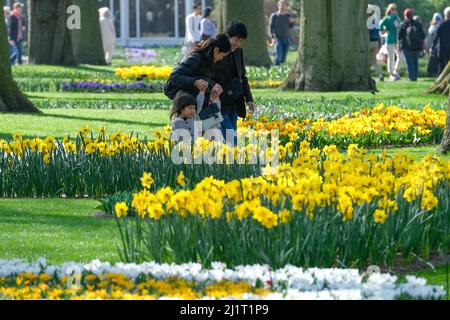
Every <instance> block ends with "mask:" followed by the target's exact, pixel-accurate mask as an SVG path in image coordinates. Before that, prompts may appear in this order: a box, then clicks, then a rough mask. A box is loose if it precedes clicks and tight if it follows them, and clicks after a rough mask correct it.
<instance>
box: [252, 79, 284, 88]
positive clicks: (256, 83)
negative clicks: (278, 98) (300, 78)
mask: <svg viewBox="0 0 450 320" xmlns="http://www.w3.org/2000/svg"><path fill="white" fill-rule="evenodd" d="M248 83H249V85H250V87H253V88H278V87H279V86H281V85H282V84H283V81H281V80H251V81H249V82H248Z"/></svg>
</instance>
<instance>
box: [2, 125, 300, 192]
mask: <svg viewBox="0 0 450 320" xmlns="http://www.w3.org/2000/svg"><path fill="white" fill-rule="evenodd" d="M155 135H156V136H157V137H158V138H157V139H156V140H154V141H148V140H147V139H139V138H138V137H133V135H132V134H126V133H123V132H116V133H112V134H110V135H107V134H106V131H105V128H100V130H99V132H98V133H97V134H96V136H94V133H93V132H91V130H90V129H89V128H88V127H86V126H85V127H83V128H81V129H80V130H79V132H78V134H77V136H76V140H75V141H73V140H72V139H71V137H70V136H67V137H65V138H64V139H63V141H57V140H56V139H55V138H54V137H52V136H49V137H47V138H45V139H40V138H35V139H24V138H23V137H22V136H21V135H20V133H15V134H14V135H13V141H12V142H7V141H4V140H0V172H1V173H2V174H1V175H0V196H4V197H25V196H31V197H33V196H37V197H42V196H51V197H55V196H61V195H64V196H66V197H85V196H89V197H103V196H105V195H108V194H109V195H111V194H114V193H117V192H124V191H134V190H138V188H139V184H138V183H137V181H138V179H139V177H141V176H142V174H143V173H144V172H145V171H149V170H152V171H154V172H155V175H154V177H155V180H156V184H155V186H154V187H155V188H159V187H163V186H171V187H175V186H177V183H176V178H177V177H178V174H179V172H180V171H181V170H183V171H184V172H185V173H186V177H187V180H188V183H189V185H193V184H195V183H196V182H199V181H201V180H202V179H203V178H204V177H207V176H210V175H213V176H215V177H218V178H227V179H233V178H240V177H248V176H252V175H259V174H260V170H261V169H260V166H259V165H258V164H253V163H251V162H250V161H248V159H250V156H251V154H253V153H256V154H260V153H269V152H270V150H271V149H270V148H269V149H264V150H263V149H262V148H260V147H258V146H256V145H251V146H250V145H249V146H247V147H245V148H241V149H239V150H238V149H237V148H231V147H228V146H226V145H220V148H219V149H220V150H219V152H220V154H221V155H222V157H225V155H226V154H227V153H229V152H231V153H233V154H235V155H237V154H241V155H243V156H244V162H243V163H242V164H236V163H233V164H230V165H210V164H207V163H202V164H196V163H190V164H180V165H179V164H176V163H174V162H173V161H172V158H171V152H172V148H173V144H172V143H170V141H169V135H170V128H169V127H166V128H164V129H163V130H157V131H156V132H155ZM216 146H217V144H213V143H211V142H209V141H207V140H205V139H198V140H197V141H196V143H195V144H194V145H193V146H192V148H191V152H192V155H193V156H194V155H197V157H199V158H202V157H203V155H204V154H205V152H207V151H208V152H209V150H212V149H213V148H215V147H216ZM289 150H291V151H292V148H290V149H289ZM280 152H281V151H280ZM283 156H284V157H287V154H286V152H283ZM272 157H273V155H272Z"/></svg>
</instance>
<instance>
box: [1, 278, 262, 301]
mask: <svg viewBox="0 0 450 320" xmlns="http://www.w3.org/2000/svg"><path fill="white" fill-rule="evenodd" d="M68 280H69V278H68V277H67V276H65V277H63V278H61V279H58V278H55V277H54V276H52V275H50V274H45V273H43V274H39V275H36V274H33V273H22V274H20V275H18V276H17V277H15V278H0V296H3V297H5V298H6V299H14V300H36V299H49V300H61V299H70V300H93V299H102V300H155V299H159V298H176V299H182V300H193V299H200V298H203V297H204V296H208V297H212V298H216V299H220V298H225V297H236V298H238V299H242V297H243V295H244V294H246V293H252V294H255V295H258V296H261V297H263V296H265V295H267V294H269V293H270V291H269V290H267V289H262V288H256V287H253V286H252V285H250V284H249V283H247V282H231V281H220V282H212V283H210V284H205V285H204V284H199V283H197V282H195V281H187V280H184V279H179V278H168V279H164V280H156V279H153V278H148V279H144V280H142V281H138V280H133V279H130V278H128V277H127V276H125V275H123V274H112V273H110V274H101V275H98V276H97V275H94V274H88V275H83V277H81V275H80V277H79V280H80V283H79V284H80V285H79V286H78V285H77V284H76V282H75V283H74V285H73V286H71V287H68V285H67V284H68V283H69V282H70V281H68Z"/></svg>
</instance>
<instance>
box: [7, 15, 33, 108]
mask: <svg viewBox="0 0 450 320" xmlns="http://www.w3.org/2000/svg"><path fill="white" fill-rule="evenodd" d="M4 21H5V20H4V19H1V21H0V88H1V90H0V112H39V110H38V109H37V108H36V107H35V106H34V105H33V103H32V102H31V101H30V100H28V99H27V98H26V97H25V96H24V95H23V94H22V93H21V92H20V90H19V88H18V87H17V84H16V83H15V82H14V80H13V77H12V72H11V63H10V60H9V44H8V40H7V39H8V38H7V36H6V25H5V22H4Z"/></svg>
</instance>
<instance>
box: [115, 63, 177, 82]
mask: <svg viewBox="0 0 450 320" xmlns="http://www.w3.org/2000/svg"><path fill="white" fill-rule="evenodd" d="M171 73H172V68H171V67H169V66H163V67H156V66H132V67H129V68H127V67H124V68H117V69H116V71H115V74H116V76H117V77H119V78H121V79H136V78H140V77H145V78H148V79H149V80H167V79H168V78H169V76H170V74H171Z"/></svg>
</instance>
